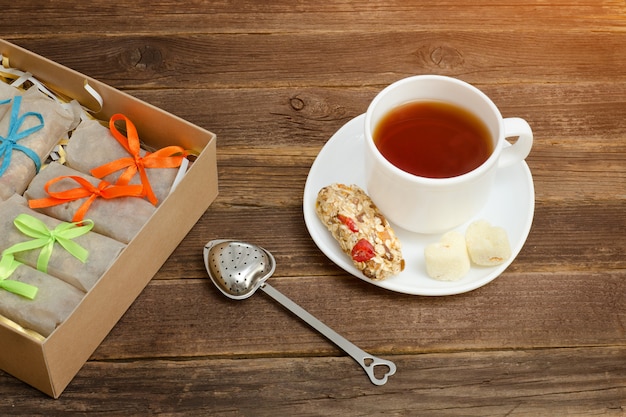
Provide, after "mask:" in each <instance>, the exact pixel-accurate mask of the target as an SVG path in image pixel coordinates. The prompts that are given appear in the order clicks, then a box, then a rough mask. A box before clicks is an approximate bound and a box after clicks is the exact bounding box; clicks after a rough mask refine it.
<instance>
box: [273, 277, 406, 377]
mask: <svg viewBox="0 0 626 417" xmlns="http://www.w3.org/2000/svg"><path fill="white" fill-rule="evenodd" d="M261 289H262V290H263V291H264V292H265V293H266V294H267V295H269V296H270V297H272V298H273V299H274V300H276V301H278V302H279V303H280V304H282V305H283V306H284V307H285V308H287V309H288V310H289V311H291V312H292V313H294V314H295V315H296V316H298V317H300V318H301V319H302V320H304V321H305V322H306V323H307V324H309V325H310V326H311V327H313V328H314V329H315V330H317V331H318V332H320V333H321V334H323V335H324V336H326V337H327V338H328V340H330V341H331V342H333V343H335V344H336V345H337V346H339V347H340V348H341V349H343V350H344V351H345V352H346V353H347V354H348V355H350V356H351V357H352V359H354V360H355V361H356V362H357V363H358V364H359V365H361V367H362V368H363V369H364V370H365V372H366V373H367V375H368V376H369V378H370V380H371V381H372V383H373V384H374V385H384V384H385V383H386V382H387V378H388V377H390V376H391V375H393V374H395V373H396V365H395V364H394V363H393V362H391V361H388V360H385V359H381V358H377V357H376V356H372V355H370V354H369V353H367V352H365V351H364V350H362V349H360V348H359V347H357V346H356V345H354V344H353V343H352V342H350V341H349V340H347V339H346V338H345V337H343V336H341V335H340V334H339V333H337V332H335V331H334V330H333V329H331V328H330V327H328V326H327V325H325V324H324V323H322V322H321V321H319V320H318V319H317V318H315V317H314V316H312V315H311V314H310V313H309V312H308V311H306V310H305V309H303V308H302V307H300V306H299V305H298V304H296V303H294V302H293V301H291V300H290V299H289V298H288V297H286V296H285V295H283V294H282V293H281V292H279V291H278V290H276V289H275V288H274V287H272V286H271V285H269V284H267V283H265V284H263V285H262V286H261ZM376 366H384V367H386V368H389V370H388V371H387V372H385V374H384V375H383V376H382V377H381V378H378V377H377V376H376V375H375V374H374V369H375V367H376Z"/></svg>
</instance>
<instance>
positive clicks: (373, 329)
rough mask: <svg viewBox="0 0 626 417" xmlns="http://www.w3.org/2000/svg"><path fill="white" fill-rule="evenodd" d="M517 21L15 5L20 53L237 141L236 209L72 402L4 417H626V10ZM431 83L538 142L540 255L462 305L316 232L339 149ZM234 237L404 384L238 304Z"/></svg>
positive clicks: (9, 22)
mask: <svg viewBox="0 0 626 417" xmlns="http://www.w3.org/2000/svg"><path fill="white" fill-rule="evenodd" d="M509 3H510V2H502V1H499V0H480V1H464V2H459V1H452V0H437V1H420V0H411V1H406V0H391V1H365V0H356V1H348V0H333V1H328V2H307V1H292V0H273V1H269V2H264V1H258V0H235V1H228V2H227V1H215V0H212V1H211V0H206V1H202V0H194V1H186V2H184V3H181V2H175V1H171V0H151V1H148V0H138V1H133V2H129V1H121V0H119V1H113V2H110V1H103V0H94V1H92V2H89V3H80V2H79V3H77V2H74V1H67V0H59V1H55V2H42V1H37V0H25V1H21V2H11V4H8V5H3V9H2V13H3V15H2V16H3V17H2V22H3V23H2V25H0V37H2V38H4V39H6V40H9V41H11V42H14V43H16V44H18V45H20V46H23V47H25V48H28V49H30V50H32V51H34V52H36V53H39V54H41V55H44V56H45V57H47V58H50V59H53V60H55V61H57V62H60V63H61V64H64V65H67V66H69V67H71V68H73V69H75V70H78V71H81V72H83V73H85V74H86V75H88V76H92V77H94V78H97V79H99V80H100V81H103V82H106V83H108V84H110V85H112V86H114V87H116V88H119V89H121V90H124V91H125V92H128V93H130V94H132V95H134V96H136V97H138V98H140V99H142V100H145V101H147V102H149V103H151V104H154V105H156V106H158V107H161V108H163V109H165V110H167V111H170V112H172V113H174V114H176V115H178V116H181V117H183V118H185V119H187V120H189V121H191V122H193V123H195V124H198V125H199V126H201V127H204V128H206V129H208V130H211V131H213V132H215V133H217V135H218V170H219V180H220V183H219V186H220V194H219V196H218V198H217V200H216V201H215V203H214V204H213V205H212V206H211V207H210V208H209V209H208V210H207V211H206V213H205V214H204V215H203V216H202V218H201V219H200V221H199V222H198V223H197V225H196V226H195V227H194V228H193V229H192V230H191V232H190V233H189V234H188V235H187V237H186V238H185V239H184V240H183V242H182V243H181V244H180V245H179V247H178V248H177V249H176V250H175V251H174V253H173V254H172V256H171V257H170V258H169V259H168V261H167V262H166V263H165V264H164V265H163V267H162V268H161V269H160V271H159V272H158V273H157V274H156V276H155V277H154V279H153V280H152V282H151V283H150V284H149V285H148V287H147V288H146V289H145V291H144V292H143V293H142V294H141V296H140V297H139V298H138V299H137V301H136V302H135V303H134V304H133V305H132V306H131V308H130V309H129V310H128V312H127V313H126V315H125V316H124V317H123V318H122V320H121V321H120V322H119V323H118V325H117V326H116V327H115V328H114V329H113V331H112V332H111V333H110V334H109V336H108V337H107V338H106V339H105V340H104V342H103V343H102V344H101V345H100V347H99V348H98V349H97V350H96V351H95V352H94V354H93V355H92V357H91V359H90V360H89V362H88V363H87V364H86V365H85V366H84V368H83V369H82V370H81V371H80V373H79V374H78V376H77V377H76V378H75V380H74V381H73V382H72V383H71V384H70V386H69V387H68V389H67V390H66V391H65V393H64V394H63V395H62V397H61V398H60V399H59V400H56V401H54V400H50V399H49V398H47V397H45V396H44V395H42V394H40V393H38V392H37V391H35V390H33V389H31V388H29V387H27V386H26V385H24V384H23V383H21V382H20V381H18V380H16V379H14V378H12V377H11V376H9V375H7V374H5V373H1V372H0V387H2V392H3V393H4V395H3V396H2V397H0V415H3V416H4V415H7V416H12V415H20V416H21V415H32V416H38V415H47V416H49V415H84V414H87V413H99V414H100V415H107V416H118V415H120V416H121V415H124V416H130V415H166V416H183V415H184V416H195V415H219V416H279V415H298V416H300V415H301V416H327V415H341V416H343V415H346V416H361V415H372V416H383V415H385V416H389V415H393V416H415V415H419V416H421V415H425V416H457V415H463V416H543V415H546V416H567V415H585V416H594V415H597V416H600V415H602V416H623V415H626V365H625V364H626V307H625V305H624V300H625V299H626V298H625V297H626V296H625V295H626V54H624V53H623V52H624V47H625V45H626V3H624V1H622V0H576V1H574V0H568V1H560V2H551V1H544V0H523V1H519V2H515V4H509ZM34 11H36V12H34ZM420 73H435V74H442V75H450V76H455V77H458V78H461V79H463V80H465V81H468V82H470V83H473V84H474V85H476V86H477V87H479V88H480V89H482V90H483V91H484V92H485V93H487V95H489V96H490V97H491V98H492V100H493V101H494V103H496V105H497V106H498V107H499V108H500V110H501V112H502V114H503V116H504V117H514V116H516V117H522V118H524V119H526V120H527V121H528V122H529V123H530V125H531V126H532V128H533V132H534V136H535V142H534V146H533V150H532V152H531V154H530V156H529V157H528V159H527V163H528V165H529V167H530V169H531V172H532V175H533V179H534V185H535V194H536V195H535V197H536V206H535V218H534V222H533V227H532V229H531V233H530V235H529V237H528V240H527V242H526V245H525V246H524V248H523V250H522V251H521V253H520V254H519V256H518V257H517V259H516V260H515V261H514V262H513V263H512V265H511V266H510V267H509V268H508V269H507V270H506V271H505V272H504V273H503V274H502V275H501V276H500V277H498V278H497V279H496V280H495V281H493V282H492V283H490V284H489V285H486V286H485V287H482V288H480V289H477V290H475V291H472V292H470V293H467V294H460V295H456V296H451V297H416V296H409V295H403V294H397V293H393V292H389V291H386V290H382V289H379V288H378V287H375V286H372V285H370V284H368V283H366V282H364V281H361V280H359V279H358V278H356V277H352V276H349V275H348V274H346V273H344V272H343V271H342V270H341V269H339V268H338V267H337V266H335V265H334V264H333V263H331V262H330V261H329V260H328V259H327V258H326V257H325V256H324V255H323V254H322V252H321V251H320V250H319V249H318V248H317V247H316V246H315V244H314V243H313V242H312V240H311V238H310V236H309V234H308V232H307V229H306V226H305V222H304V218H303V215H302V195H303V190H304V185H305V181H306V178H307V175H308V172H309V169H310V167H311V164H312V163H313V161H314V160H315V157H316V156H317V154H318V153H319V151H320V149H321V148H322V147H323V146H324V144H325V143H326V141H327V140H328V139H329V138H330V137H331V136H332V135H333V134H334V133H335V132H336V131H337V129H339V128H340V127H341V126H342V125H344V124H345V123H346V122H348V121H349V120H351V119H352V118H354V117H356V116H358V115H360V114H362V113H364V112H365V110H366V108H367V106H368V103H369V102H370V101H371V100H372V98H373V97H374V96H375V95H376V93H377V92H378V91H379V90H380V89H381V88H382V87H384V86H385V85H387V84H389V83H390V82H393V81H395V80H397V79H399V78H402V77H405V76H408V75H413V74H420ZM199 192H201V190H199ZM214 238H238V239H243V240H247V241H251V242H254V243H258V244H261V245H262V246H264V247H266V248H268V249H270V250H271V251H272V253H273V254H274V255H275V256H276V260H277V262H278V266H277V270H276V273H275V275H274V277H273V278H272V281H271V282H272V285H273V286H275V287H276V288H277V289H278V290H279V291H281V292H283V293H284V294H285V295H287V296H288V297H290V298H292V299H293V300H294V301H296V302H297V303H298V304H300V305H301V306H303V307H304V308H306V309H307V310H308V311H310V312H311V313H312V314H314V315H315V316H316V317H318V318H320V319H321V320H322V321H324V322H325V323H326V324H328V325H329V326H330V327H332V328H333V329H335V330H336V331H337V332H339V333H341V334H342V335H344V336H345V337H347V338H348V339H350V340H352V341H353V342H354V343H355V344H357V345H359V346H360V347H361V348H363V349H365V350H367V351H369V352H371V353H372V354H375V355H378V356H381V357H384V358H386V359H391V360H393V361H394V362H395V363H396V364H397V366H398V372H397V374H396V375H394V376H393V377H391V378H390V380H389V382H388V383H387V385H385V386H383V387H375V386H373V385H371V384H370V383H369V381H368V380H367V378H366V376H365V375H364V373H363V371H362V370H361V369H360V368H359V366H358V365H357V364H356V363H355V362H354V361H353V360H352V359H350V358H349V357H348V356H346V355H345V354H344V353H343V352H342V351H340V350H339V349H338V348H336V347H335V346H334V345H333V344H332V343H330V342H329V341H327V340H326V339H325V338H324V337H322V336H321V335H319V334H318V333H316V332H315V331H313V330H312V329H311V328H310V327H308V326H307V325H306V324H304V323H303V322H301V321H300V320H299V319H298V318H296V317H295V316H293V315H292V314H291V313H289V312H288V311H286V310H285V309H283V308H282V307H281V306H280V305H278V304H276V303H275V302H274V301H273V300H271V299H270V298H268V297H266V296H265V295H263V294H258V295H256V296H255V297H253V298H251V299H249V300H246V301H241V302H236V301H231V300H228V299H226V298H224V297H223V296H221V295H220V293H219V292H218V291H217V290H216V289H215V288H214V287H213V286H212V285H211V284H210V282H209V280H208V279H207V276H206V272H205V270H204V265H203V262H202V257H201V254H202V247H203V245H204V244H205V243H206V242H207V241H208V240H210V239H214Z"/></svg>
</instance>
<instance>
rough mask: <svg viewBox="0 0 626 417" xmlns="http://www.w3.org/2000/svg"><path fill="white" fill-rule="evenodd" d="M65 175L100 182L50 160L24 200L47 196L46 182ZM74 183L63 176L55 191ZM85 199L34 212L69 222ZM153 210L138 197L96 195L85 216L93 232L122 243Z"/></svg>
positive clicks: (138, 227) (129, 238)
mask: <svg viewBox="0 0 626 417" xmlns="http://www.w3.org/2000/svg"><path fill="white" fill-rule="evenodd" d="M65 176H78V177H82V178H85V179H87V180H88V181H89V182H90V183H91V184H92V185H94V186H98V184H99V183H100V181H101V180H99V179H97V178H94V177H92V176H90V175H87V174H83V173H82V172H79V171H76V170H74V169H72V168H70V167H67V166H65V165H61V164H58V163H56V162H52V163H51V164H49V165H48V166H47V167H46V168H45V169H42V170H41V172H40V173H39V174H38V175H37V176H36V177H35V178H34V179H33V181H32V182H31V184H30V185H29V187H28V189H27V190H26V193H25V194H24V196H25V197H26V198H27V199H28V200H36V199H43V198H47V197H49V195H48V194H47V193H46V191H45V185H46V183H47V182H48V181H50V180H53V179H55V178H57V177H65ZM76 186H77V183H76V182H75V181H73V180H71V179H69V178H64V179H62V180H60V181H58V182H57V183H55V184H54V189H55V190H56V191H59V190H67V189H72V188H76ZM85 200H87V198H86V197H85V198H81V199H79V200H74V201H70V202H65V203H62V204H60V205H56V206H52V207H45V208H38V209H37V211H39V212H41V213H44V214H46V215H48V216H50V217H54V218H56V219H59V220H63V221H66V222H71V221H72V219H73V217H74V213H76V211H77V210H78V208H79V207H80V206H81V205H82V204H83V202H84V201H85ZM155 210H156V208H155V207H154V206H153V205H152V204H150V202H148V201H147V200H144V199H143V198H139V197H120V198H113V199H104V198H96V199H95V200H94V201H93V203H92V204H91V207H90V208H89V210H88V211H87V214H86V216H85V218H87V219H91V220H93V222H94V228H93V230H94V231H95V232H97V233H100V234H103V235H105V236H108V237H110V238H113V239H115V240H118V241H120V242H122V243H129V242H130V241H131V239H132V238H133V237H135V235H136V234H137V233H138V232H139V230H140V229H141V228H142V227H143V225H144V224H145V223H146V222H147V221H148V219H149V218H150V216H152V214H153V213H154V212H155Z"/></svg>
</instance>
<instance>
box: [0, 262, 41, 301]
mask: <svg viewBox="0 0 626 417" xmlns="http://www.w3.org/2000/svg"><path fill="white" fill-rule="evenodd" d="M20 265H21V263H19V262H18V261H16V260H15V259H13V256H3V257H2V258H1V259H0V288H1V289H3V290H5V291H8V292H12V293H13V294H17V295H21V296H22V297H25V298H28V299H31V300H32V299H34V298H35V296H36V295H37V291H39V289H38V288H37V287H35V286H34V285H30V284H26V283H25V282H20V281H14V280H11V279H9V277H10V276H11V275H13V272H15V270H16V269H17V267H18V266H20Z"/></svg>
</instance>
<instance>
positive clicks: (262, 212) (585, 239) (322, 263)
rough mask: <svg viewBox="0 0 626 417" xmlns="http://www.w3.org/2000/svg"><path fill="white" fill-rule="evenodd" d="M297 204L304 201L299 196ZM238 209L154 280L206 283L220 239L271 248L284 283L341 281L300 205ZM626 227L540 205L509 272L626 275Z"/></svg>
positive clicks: (591, 209)
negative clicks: (209, 252) (211, 246)
mask: <svg viewBox="0 0 626 417" xmlns="http://www.w3.org/2000/svg"><path fill="white" fill-rule="evenodd" d="M251 192H252V191H251ZM293 198H294V199H295V198H300V197H299V196H297V195H295V194H294V196H293ZM264 204H268V205H269V204H270V203H264ZM238 205H244V206H245V205H246V203H245V200H238V201H237V202H236V203H234V204H231V203H228V204H224V203H221V204H218V203H216V206H215V207H210V208H209V210H208V211H207V212H206V213H205V214H204V216H203V217H202V218H201V220H200V221H199V222H198V223H197V224H196V226H195V227H194V228H193V229H192V230H191V231H190V232H189V234H188V235H187V237H186V238H185V239H184V240H183V241H182V242H181V244H180V246H179V247H178V248H177V249H176V250H175V251H174V253H173V254H172V256H171V257H170V259H169V260H168V261H167V262H166V263H165V264H164V265H163V267H162V268H161V270H160V272H159V273H158V274H157V275H156V277H155V278H156V279H179V278H203V277H204V276H205V270H204V265H203V263H202V248H203V246H204V244H205V243H206V242H208V241H209V240H211V239H217V238H233V239H241V240H247V241H250V242H255V243H257V244H260V245H262V246H264V247H266V248H268V249H269V250H271V251H272V253H273V254H274V255H275V257H276V259H277V262H278V264H279V273H280V276H300V275H311V276H328V275H337V274H339V273H340V269H339V268H338V267H336V266H334V264H332V263H331V262H330V261H329V260H328V259H327V258H326V257H325V256H324V255H323V254H322V252H321V251H320V250H319V249H318V248H317V247H316V246H315V244H314V242H313V241H312V240H311V238H310V236H309V234H308V231H307V229H306V227H305V224H304V218H303V216H302V212H301V209H300V207H299V206H297V204H294V206H292V207H286V206H279V205H276V206H275V207H273V208H256V207H237V206H238ZM625 227H626V201H622V202H606V201H599V202H596V203H593V204H591V203H585V204H552V203H550V204H538V205H537V207H536V209H535V218H534V221H533V227H532V229H531V232H530V235H529V237H528V240H527V241H526V244H525V246H524V248H523V249H522V251H521V253H520V254H519V256H518V258H517V259H516V261H515V262H513V264H512V265H511V266H510V267H509V270H510V271H513V272H545V273H546V274H552V273H557V272H559V271H561V272H563V273H569V272H576V271H588V272H589V273H601V272H602V271H619V270H624V269H626V235H625V234H624V233H623V231H624V228H625ZM548 276H549V275H548Z"/></svg>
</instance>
